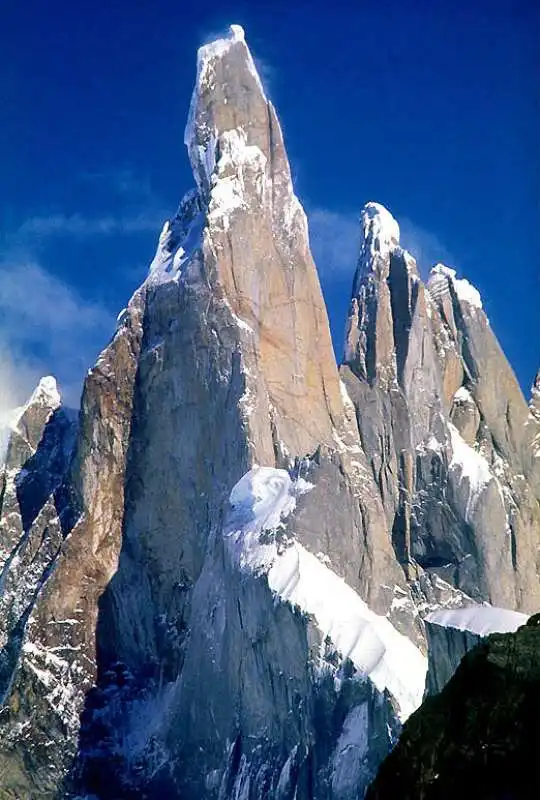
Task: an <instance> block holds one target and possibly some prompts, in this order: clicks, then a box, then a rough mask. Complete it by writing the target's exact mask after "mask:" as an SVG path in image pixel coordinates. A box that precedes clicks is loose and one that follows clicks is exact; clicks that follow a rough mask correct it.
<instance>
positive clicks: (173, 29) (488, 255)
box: [0, 0, 540, 399]
mask: <svg viewBox="0 0 540 800" xmlns="http://www.w3.org/2000/svg"><path fill="white" fill-rule="evenodd" d="M8 5H9V7H7V8H3V12H2V25H1V30H0V75H1V78H0V107H1V108H2V109H3V120H2V126H1V128H0V154H1V156H0V158H1V169H0V231H1V233H0V237H1V238H0V270H1V271H2V273H3V274H2V278H1V279H0V286H2V287H3V288H0V360H1V359H2V358H3V359H4V361H5V360H6V355H5V351H6V350H7V351H8V352H9V353H10V354H11V360H12V361H15V367H16V369H17V370H18V371H19V373H20V374H22V375H27V376H28V381H30V380H31V379H32V376H33V375H34V373H35V372H36V371H47V372H48V371H54V372H56V373H57V374H58V376H59V377H60V380H61V382H62V383H63V384H64V386H65V388H66V389H67V391H68V394H69V395H70V399H73V397H74V396H75V395H76V393H77V380H78V378H79V377H80V375H81V374H82V372H83V371H84V369H85V368H87V367H88V366H89V364H90V362H91V361H92V360H93V358H94V357H95V355H96V353H97V351H98V350H99V349H100V347H101V346H102V345H103V344H104V343H105V342H106V341H107V338H108V336H109V334H110V329H111V325H112V324H113V321H114V317H115V316H116V313H117V312H118V311H119V310H120V308H121V307H122V306H123V305H125V304H126V302H127V299H128V297H129V294H130V292H131V291H132V290H133V288H135V286H136V285H137V283H138V282H140V281H141V280H142V278H143V277H144V274H145V270H146V268H147V265H148V263H149V261H150V260H151V258H152V256H153V250H154V247H155V242H156V239H157V235H158V233H159V230H160V228H161V224H162V221H163V218H164V217H166V216H168V215H170V214H171V213H172V212H173V211H174V209H175V207H176V205H177V203H178V201H179V199H180V197H181V195H182V194H183V193H184V191H185V190H187V189H188V188H190V187H191V185H192V178H191V174H190V170H189V165H188V161H187V156H186V154H185V149H184V146H183V129H184V123H185V119H186V114H187V109H188V105H189V99H190V94H191V89H192V85H193V80H194V74H195V56H196V49H197V47H198V46H199V45H200V44H201V43H203V42H204V41H205V40H207V39H208V38H211V37H212V35H213V34H216V33H219V32H221V31H223V30H224V29H225V28H226V27H227V25H228V24H229V23H231V22H236V23H240V24H242V25H243V26H244V28H245V30H246V37H247V40H248V44H249V45H250V47H251V49H252V52H253V54H254V57H255V59H256V61H257V63H258V65H259V68H260V70H261V73H262V76H263V80H264V82H265V85H266V87H267V89H268V92H269V94H270V96H271V98H272V100H273V101H274V104H275V105H276V107H277V110H278V114H279V116H280V119H281V122H282V126H283V129H284V133H285V140H286V145H287V148H288V153H289V157H290V160H291V164H292V168H293V175H294V178H295V185H296V189H297V192H298V194H299V196H300V198H301V200H302V201H303V203H304V205H305V206H306V208H307V210H308V212H309V213H310V214H311V226H312V230H313V238H314V250H315V256H316V261H317V263H318V267H319V271H320V274H321V277H322V282H323V287H324V290H325V295H326V298H327V303H328V307H329V313H330V318H331V322H332V329H333V332H334V340H335V343H336V348H337V349H338V351H340V340H341V331H342V329H343V325H344V314H345V310H346V306H347V302H348V295H349V291H350V285H351V281H352V276H353V272H354V261H355V239H356V223H355V218H356V216H357V214H358V210H359V208H360V207H361V206H362V204H363V203H364V202H365V201H367V200H377V201H379V202H381V203H383V204H384V205H386V206H387V207H388V208H389V209H390V210H391V211H392V213H393V214H394V216H396V218H397V219H398V220H399V221H400V223H401V224H402V228H403V230H404V238H405V245H406V246H409V247H411V249H413V250H415V251H416V252H417V253H418V254H419V255H420V261H421V266H422V269H423V270H424V271H425V270H426V269H427V267H428V266H429V262H430V261H435V260H437V259H439V258H440V259H443V260H446V261H447V262H449V263H450V264H451V265H452V266H454V267H456V268H457V270H458V273H459V274H460V275H461V276H465V277H467V278H469V280H471V281H472V282H473V283H474V284H475V285H476V286H477V287H478V288H479V289H480V291H481V293H482V297H483V300H484V307H485V308H486V310H487V313H488V316H489V317H490V320H491V323H492V325H493V327H494V329H495V331H496V332H497V334H498V336H499V338H500V340H501V343H502V345H503V347H504V349H505V350H506V353H507V355H508V357H509V358H510V360H511V362H512V364H513V366H514V368H515V370H516V373H517V375H518V377H519V379H520V381H521V383H522V385H523V387H524V389H525V390H526V391H528V386H529V385H530V383H531V381H532V378H533V375H534V372H535V371H536V369H537V367H538V366H539V362H540V323H539V319H538V313H539V308H540V275H539V253H540V225H539V206H538V198H539V183H538V180H539V155H538V142H539V141H540V121H539V107H538V85H539V81H540V68H539V66H540V65H539V60H538V52H537V42H538V41H539V39H540V21H539V17H540V13H539V11H538V10H537V9H536V6H537V4H536V3H535V2H533V0H516V2H511V0H475V1H474V2H473V3H471V2H466V1H465V0H456V1H455V2H446V1H445V0H441V2H436V3H434V2H432V0H431V1H430V0H417V1H416V2H413V1H412V0H381V2H377V3H367V2H358V3H356V2H353V0H350V1H349V2H340V0H335V1H334V2H332V3H322V2H321V3H317V2H310V3H307V2H297V1H295V2H291V1H290V0H289V1H288V2H283V1H282V0H273V2H271V3H270V2H268V3H254V2H241V1H240V0H235V1H234V2H232V1H230V0H218V1H215V2H214V0H209V2H206V3H197V2H189V3H188V2H178V0H154V1H153V2H143V0H122V1H120V0H119V1H118V2H115V3H112V4H109V3H99V2H96V0H91V2H88V1H87V0H77V2H75V3H74V2H72V1H71V2H69V1H68V0H49V1H48V2H44V0H26V2H25V3H10V4H8ZM40 295H44V299H43V300H41V299H40ZM2 349H3V351H4V355H3V356H2V352H1V351H2ZM338 355H339V352H338ZM23 383H24V381H23ZM0 391H1V387H0Z"/></svg>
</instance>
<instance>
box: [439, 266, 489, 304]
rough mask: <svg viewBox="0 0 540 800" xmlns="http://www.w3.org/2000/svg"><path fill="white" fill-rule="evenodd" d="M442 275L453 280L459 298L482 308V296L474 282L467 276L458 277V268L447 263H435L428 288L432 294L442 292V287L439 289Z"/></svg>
mask: <svg viewBox="0 0 540 800" xmlns="http://www.w3.org/2000/svg"><path fill="white" fill-rule="evenodd" d="M440 276H442V277H444V278H447V279H448V280H449V281H451V283H452V286H453V287H454V291H455V293H456V295H457V298H458V300H460V301H463V302H465V303H467V304H468V305H469V306H471V307H472V308H477V309H481V308H482V298H481V296H480V292H479V291H478V289H476V287H474V286H473V285H472V283H469V281H468V280H467V279H466V278H456V270H455V269H451V268H450V267H447V266H446V265H445V264H441V263H438V264H435V266H434V267H433V269H432V270H431V273H430V276H429V278H430V280H429V285H428V288H429V289H430V293H431V294H432V295H435V296H436V295H437V292H438V291H439V293H440V288H439V290H438V289H437V280H438V278H439V277H440Z"/></svg>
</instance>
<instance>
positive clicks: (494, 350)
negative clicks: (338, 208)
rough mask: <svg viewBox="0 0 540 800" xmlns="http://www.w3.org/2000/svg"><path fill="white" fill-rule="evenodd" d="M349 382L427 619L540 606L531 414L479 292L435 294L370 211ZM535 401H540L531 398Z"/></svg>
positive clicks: (375, 210)
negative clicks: (479, 608) (478, 605)
mask: <svg viewBox="0 0 540 800" xmlns="http://www.w3.org/2000/svg"><path fill="white" fill-rule="evenodd" d="M361 228H362V244H361V250H360V258H359V263H358V268H357V273H356V278H355V281H354V287H353V296H352V300H351V306H350V312H349V319H348V324H347V335H346V341H345V358H344V361H345V363H344V365H343V366H342V368H341V371H342V377H343V380H344V382H345V384H346V386H347V388H348V391H349V394H350V396H351V398H352V399H353V401H354V404H355V409H356V416H357V420H358V426H359V431H360V437H361V440H362V444H363V446H364V449H365V451H366V453H367V454H368V458H369V460H370V462H371V469H372V472H373V476H374V478H375V480H376V482H377V484H378V487H379V491H380V494H381V498H382V501H383V504H384V508H385V513H386V518H387V521H388V524H389V526H390V527H391V529H392V538H393V544H394V549H395V552H396V555H397V556H398V558H399V560H400V562H401V564H402V565H403V568H404V570H405V571H406V574H407V576H408V578H409V580H410V581H411V587H412V589H413V592H414V593H415V595H416V601H417V603H419V604H420V606H421V607H422V606H423V607H427V606H429V605H430V604H431V603H432V602H433V600H435V603H437V602H440V601H441V599H442V598H441V595H440V589H441V586H442V585H443V584H441V581H442V582H444V584H446V585H447V586H446V587H445V592H446V593H447V594H448V591H449V590H450V594H452V592H451V589H452V588H453V589H454V590H458V593H457V594H456V593H455V592H454V593H453V595H452V596H453V600H452V602H453V603H455V604H456V605H460V604H461V603H462V602H464V601H465V602H466V598H464V597H463V594H460V593H464V594H465V595H467V596H468V597H469V598H471V599H472V600H474V601H476V602H480V601H483V602H485V601H488V602H490V603H493V604H496V605H500V606H503V607H506V608H512V609H514V608H516V609H523V610H528V611H532V610H534V609H535V608H537V607H538V605H539V604H540V595H539V583H538V575H537V551H538V542H539V536H540V518H539V513H538V504H537V499H536V498H537V491H538V477H537V475H536V473H535V458H534V453H533V449H534V445H532V444H531V439H532V440H533V441H534V431H535V430H536V429H535V423H534V400H533V401H532V402H531V411H530V412H529V410H528V409H527V404H526V402H525V399H524V398H523V395H522V393H521V391H520V389H519V386H518V384H517V381H516V379H515V376H514V374H513V372H512V370H511V368H510V366H509V364H508V362H507V360H506V358H505V356H504V354H503V353H502V351H501V349H500V347H499V345H498V343H497V340H496V338H495V336H494V334H493V332H492V329H491V327H490V325H489V321H488V319H487V317H486V315H485V313H484V311H483V309H482V301H481V298H480V294H479V293H478V291H477V290H476V289H475V288H474V287H473V286H472V285H471V284H470V283H469V282H468V281H466V280H465V279H459V278H457V277H456V272H455V270H453V269H450V268H448V267H445V266H444V265H442V264H437V265H436V266H435V267H434V268H433V270H432V272H431V275H430V278H429V281H428V283H427V285H426V286H424V284H423V283H422V281H421V280H420V278H419V275H418V271H417V269H416V265H415V262H414V259H413V258H412V257H411V256H410V255H409V254H408V253H407V252H406V251H404V250H402V249H401V247H400V246H399V227H398V225H397V223H396V221H395V220H394V219H393V218H392V217H391V215H390V214H389V212H388V211H387V210H386V209H384V208H383V207H382V206H379V205H378V204H376V203H368V204H367V205H366V206H365V207H364V209H363V211H362V215H361ZM533 397H534V395H533Z"/></svg>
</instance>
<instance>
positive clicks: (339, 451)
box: [0, 26, 539, 800]
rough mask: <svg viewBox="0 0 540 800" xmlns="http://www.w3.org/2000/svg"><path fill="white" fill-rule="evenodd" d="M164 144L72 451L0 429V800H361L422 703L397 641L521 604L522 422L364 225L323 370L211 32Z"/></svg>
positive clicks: (529, 522) (49, 436) (486, 332)
mask: <svg viewBox="0 0 540 800" xmlns="http://www.w3.org/2000/svg"><path fill="white" fill-rule="evenodd" d="M185 143H186V146H187V150H188V154H189V158H190V161H191V166H192V168H193V174H194V179H195V184H196V186H195V188H194V189H193V190H192V191H190V192H188V193H187V194H186V195H185V197H184V198H183V200H182V201H181V203H180V206H179V209H178V211H177V213H176V214H175V216H174V217H173V218H172V219H170V220H169V221H167V222H166V223H165V225H164V228H163V230H162V233H161V236H160V237H159V243H158V247H157V252H156V255H155V258H154V260H153V261H152V264H151V266H150V270H149V274H148V277H147V279H146V281H145V282H144V284H143V285H142V286H141V288H140V289H139V290H138V291H137V292H136V293H135V294H134V296H133V297H132V299H131V301H130V303H129V305H128V307H127V308H126V309H125V310H124V311H123V312H122V313H121V314H120V315H119V318H118V324H117V330H116V331H115V334H114V336H113V338H112V340H111V342H110V343H109V345H108V346H107V347H106V348H105V350H104V351H103V353H102V354H101V356H100V357H99V359H98V361H97V363H96V365H95V367H94V368H92V369H91V370H90V372H89V374H88V376H87V378H86V381H85V385H84V391H83V396H82V402H81V410H80V414H79V420H78V426H76V425H75V424H74V421H73V419H72V417H71V416H70V415H69V414H67V412H65V411H64V410H63V409H62V408H61V406H60V399H59V397H58V395H57V392H56V389H55V387H54V385H53V384H52V383H51V382H50V381H48V380H46V381H45V383H44V384H43V385H40V388H39V389H38V390H37V394H36V395H35V396H34V397H33V399H32V400H31V401H30V403H29V405H28V406H27V407H26V409H25V411H24V413H23V414H22V416H19V418H18V422H17V424H16V426H15V428H14V429H13V430H12V431H11V433H10V438H9V442H8V450H7V461H6V468H5V470H4V477H3V479H2V480H3V484H2V485H3V486H4V489H3V493H2V504H3V505H2V516H1V521H0V526H1V531H2V541H1V543H0V545H1V547H2V565H0V568H1V569H2V573H1V576H2V577H1V578H0V635H1V636H2V637H3V639H2V648H3V649H2V651H1V655H0V658H1V661H0V680H1V681H2V683H1V684H0V691H1V695H0V702H1V703H2V706H1V709H0V726H1V730H2V737H1V741H0V767H1V770H0V772H1V774H2V777H1V778H0V798H4V797H5V798H11V797H17V798H19V800H26V798H28V799H30V798H38V797H39V798H51V799H52V798H60V797H64V798H76V797H79V798H81V797H92V798H101V800H108V799H109V798H110V800H112V799H113V798H116V799H117V798H141V797H143V798H144V797H146V798H161V797H170V798H171V799H174V798H182V799H183V800H190V799H191V798H193V800H195V798H197V799H198V798H200V797H206V798H208V799H209V800H212V799H214V800H232V798H236V800H258V799H259V798H260V799H261V800H262V798H267V797H268V798H275V800H289V798H290V799H291V800H292V798H296V800H311V799H312V798H317V799H318V800H326V799H328V800H349V799H351V800H352V798H357V797H362V796H363V794H364V792H365V791H366V788H367V786H368V784H369V782H370V781H371V780H372V779H373V778H374V776H375V774H376V771H377V768H378V766H379V764H380V763H381V761H382V760H383V759H384V757H385V756H386V755H387V753H388V752H389V751H390V750H391V748H392V746H393V745H394V744H395V742H396V740H397V737H398V736H399V733H400V730H401V726H402V723H403V721H404V720H405V719H406V718H407V716H408V715H409V714H410V713H412V712H413V711H414V710H415V709H416V708H417V707H418V706H419V704H420V702H421V700H422V697H423V693H424V680H425V672H426V667H427V660H426V657H425V655H424V654H425V652H426V638H425V627H424V623H423V617H424V616H425V615H426V614H427V613H428V612H429V611H431V610H433V609H435V608H439V607H441V606H442V607H445V608H446V607H449V608H452V607H460V606H463V605H470V604H471V603H473V601H475V600H476V601H484V600H488V601H490V602H500V604H501V605H505V606H507V607H509V608H527V609H532V608H533V607H534V605H535V603H536V602H537V598H538V592H539V589H538V579H537V577H536V570H535V564H536V554H537V548H538V541H537V540H538V525H537V523H538V518H537V512H538V506H537V496H538V495H537V494H536V495H535V494H534V492H535V491H537V489H538V487H537V489H534V488H531V486H532V479H531V480H529V476H532V475H533V474H535V473H534V469H535V467H534V465H535V463H536V462H535V461H534V454H533V453H532V448H533V443H534V442H535V441H536V439H535V436H536V431H537V428H535V427H534V426H535V425H536V421H535V420H536V419H537V416H535V413H536V412H535V408H536V406H535V405H534V402H533V403H532V405H531V409H530V410H529V409H527V406H526V403H525V401H524V400H523V398H522V396H521V394H520V393H519V389H518V387H517V384H516V383H515V379H514V378H513V375H512V373H511V370H510V368H509V367H508V365H507V364H506V362H505V361H504V356H503V355H502V353H500V351H499V350H498V345H497V343H496V341H495V339H494V337H493V335H492V334H491V330H490V329H489V325H488V323H487V320H486V319H485V316H484V315H483V312H481V310H480V309H479V308H478V303H477V298H476V294H475V290H474V289H472V287H469V289H470V290H469V292H468V293H466V294H467V299H463V296H462V295H463V293H462V294H461V295H460V293H459V288H460V286H461V288H463V286H462V285H461V284H463V282H459V281H457V280H456V279H455V276H454V275H453V274H451V272H450V271H449V270H448V269H447V268H443V267H438V268H436V269H435V271H434V273H433V276H432V278H431V279H430V282H429V284H428V286H427V288H426V287H425V286H424V285H423V283H422V281H421V280H420V278H419V276H418V272H417V270H416V266H415V264H414V260H413V259H412V258H411V257H410V256H409V255H408V254H407V253H406V252H405V251H403V250H402V249H401V248H400V247H399V228H398V225H397V223H396V222H395V221H394V220H393V219H392V217H391V215H390V214H389V212H387V211H386V210H385V209H384V208H382V207H381V206H379V205H377V204H374V203H370V204H368V205H367V206H366V207H365V209H364V212H363V215H362V226H363V237H362V245H361V252H360V261H359V266H358V271H357V274H356V277H355V281H354V290H353V299H352V302H351V311H350V315H349V321H348V333H347V341H346V353H345V362H344V364H343V365H342V367H341V370H338V367H337V365H336V362H335V359H334V355H333V350H332V344H331V340H330V332H329V326H328V319H327V314H326V309H325V306H324V302H323V299H322V295H321V290H320V286H319V281H318V277H317V271H316V268H315V265H314V263H313V259H312V257H311V254H310V250H309V242H308V234H307V224H306V217H305V214H304V211H303V209H302V207H301V205H300V203H299V201H298V199H297V198H296V196H295V194H294V190H293V186H292V182H291V173H290V167H289V163H288V160H287V156H286V152H285V148H284V144H283V137H282V133H281V129H280V125H279V122H278V119H277V116H276V113H275V110H274V108H273V106H272V104H271V103H270V102H269V101H268V99H267V97H266V96H265V93H264V89H263V87H262V84H261V82H260V79H259V77H258V75H257V72H256V70H255V67H254V64H253V60H252V57H251V55H250V52H249V50H248V48H247V45H246V43H245V40H244V35H243V31H242V30H241V29H240V28H239V27H237V26H232V28H231V30H230V33H229V35H228V36H227V37H225V38H222V39H218V40H217V41H215V42H211V43H210V44H208V45H205V46H204V47H203V48H201V49H200V51H199V54H198V63H197V77H196V83H195V89H194V92H193V97H192V102H191V108H190V112H189V118H188V124H187V127H186V135H185ZM456 287H457V288H456ZM471 298H472V301H471ZM473 339H474V341H472V340H473ZM497 358H498V359H499V362H500V363H499V362H497V369H498V370H500V371H501V374H503V376H504V380H503V381H502V384H501V385H502V386H503V389H504V397H505V398H506V400H503V399H501V397H500V396H499V395H498V396H497V397H492V396H491V392H492V391H494V386H495V384H496V383H497V381H496V379H494V378H493V379H492V378H490V377H489V376H487V377H486V376H485V375H484V371H485V370H487V369H488V365H487V362H488V361H489V362H490V363H491V362H492V361H493V359H497ZM489 369H491V367H489ZM490 381H491V383H490ZM494 382H495V383H494ZM497 391H498V392H500V391H501V387H500V385H499V384H498V383H497ZM43 392H45V394H46V398H45V400H42V399H39V398H42V395H43ZM503 406H504V409H505V410H504V414H505V420H503V421H501V420H500V419H499V414H500V413H501V409H502V408H503ZM535 503H536V505H535Z"/></svg>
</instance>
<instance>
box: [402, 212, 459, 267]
mask: <svg viewBox="0 0 540 800" xmlns="http://www.w3.org/2000/svg"><path fill="white" fill-rule="evenodd" d="M399 227H400V231H401V245H402V247H404V248H405V250H408V251H409V252H410V253H412V255H413V256H414V257H415V259H416V262H417V264H418V269H419V270H420V274H421V275H422V276H423V277H424V278H426V277H427V275H428V274H429V271H430V269H431V267H433V266H434V265H435V264H437V262H439V261H441V262H442V263H444V264H453V263H454V257H453V256H452V254H451V253H450V251H449V250H448V248H447V247H446V245H445V244H444V242H442V241H441V239H440V238H439V237H438V236H437V235H436V234H435V233H432V232H431V231H427V230H426V229H425V228H422V227H420V226H419V225H416V224H415V223H414V222H412V220H410V219H408V218H407V217H404V218H402V219H400V220H399Z"/></svg>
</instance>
